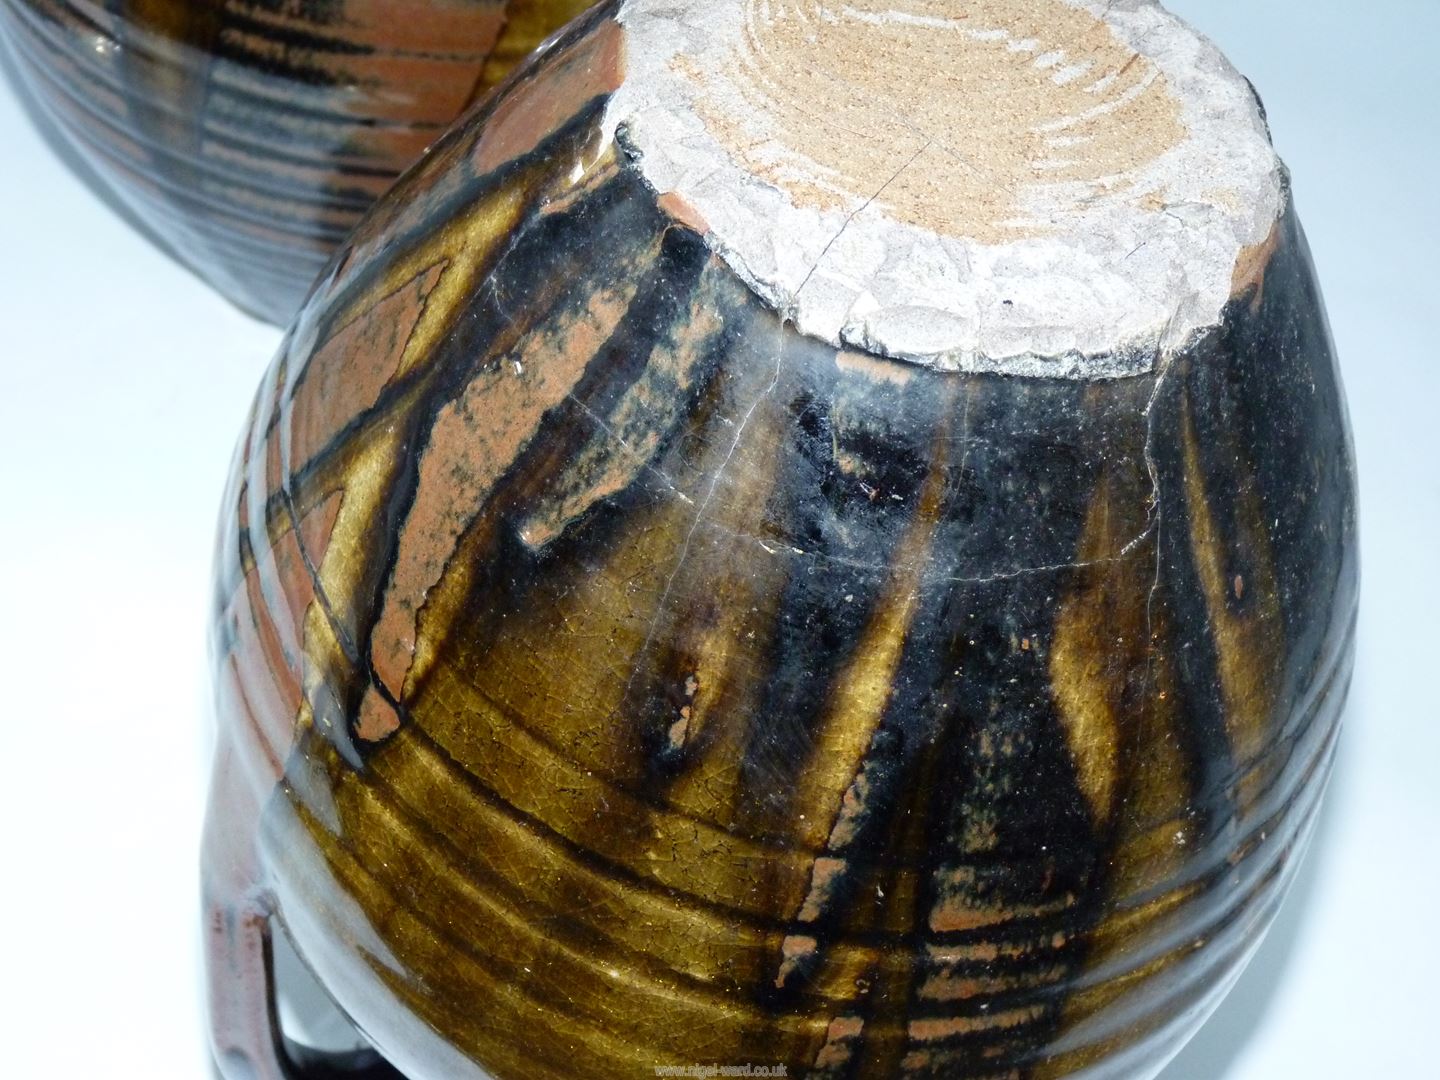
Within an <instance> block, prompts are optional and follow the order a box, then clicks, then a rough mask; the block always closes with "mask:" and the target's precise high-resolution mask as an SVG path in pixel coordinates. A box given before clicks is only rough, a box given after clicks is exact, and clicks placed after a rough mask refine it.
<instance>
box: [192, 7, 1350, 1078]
mask: <svg viewBox="0 0 1440 1080" xmlns="http://www.w3.org/2000/svg"><path fill="white" fill-rule="evenodd" d="M618 39H619V35H618V32H617V28H616V26H615V24H614V23H613V21H612V20H611V18H610V12H609V6H608V5H607V6H606V8H605V9H604V10H601V11H599V12H597V13H596V14H595V15H594V16H592V17H591V18H589V19H588V20H586V22H585V23H584V24H583V25H582V26H578V27H576V28H574V29H573V30H571V31H569V32H567V37H566V38H565V39H564V41H563V42H562V43H561V44H560V45H558V46H557V47H556V48H555V49H554V50H553V51H552V52H551V54H550V55H549V56H548V57H547V58H546V60H545V61H544V62H543V63H542V64H541V65H539V66H538V67H537V68H536V69H534V70H533V71H531V72H530V73H529V74H527V76H526V77H525V78H524V79H522V80H521V81H519V82H518V83H516V84H515V85H513V86H512V87H511V88H510V89H509V90H508V91H507V92H506V93H505V94H504V95H502V96H501V97H500V98H499V99H498V100H494V101H492V102H490V103H489V104H488V105H487V106H486V107H485V108H484V109H482V110H481V111H480V112H479V113H477V114H476V115H475V116H472V117H471V118H470V119H469V121H467V123H466V124H465V125H464V126H463V127H462V128H461V129H459V130H458V131H457V132H455V133H454V134H452V135H451V136H450V137H448V138H447V139H446V140H445V141H444V142H443V143H442V144H441V146H440V147H439V148H437V151H436V152H435V153H434V154H433V155H432V157H431V158H430V159H429V160H428V161H427V162H426V164H425V165H424V166H422V167H421V168H420V169H419V170H417V171H415V172H414V173H412V174H411V175H409V176H408V177H407V178H406V179H405V180H404V181H403V182H402V184H401V185H400V187H399V188H398V189H397V190H396V191H395V192H394V193H392V194H391V196H389V197H388V198H387V199H386V200H385V201H384V202H382V204H381V205H380V206H379V207H378V208H377V210H376V211H375V213H374V214H373V215H372V216H371V217H370V218H369V219H368V220H367V221H366V223H365V224H364V225H362V227H361V229H360V230H359V232H358V233H357V234H356V236H355V237H354V238H353V240H352V241H351V242H350V243H349V244H348V245H347V246H346V248H345V249H344V251H343V252H342V255H341V257H340V258H339V259H338V260H337V261H336V263H335V264H334V265H333V266H332V269H331V271H330V273H329V274H328V275H327V277H326V279H325V280H324V281H323V282H321V283H320V285H319V287H318V289H317V291H316V293H315V295H314V296H313V297H312V299H311V301H310V302H309V304H308V305H307V307H306V309H305V311H304V313H303V314H302V316H301V318H300V320H299V321H298V323H297V324H296V326H295V327H294V328H293V329H292V331H291V333H290V335H289V337H288V338H287V341H286V344H285V346H284V347H283V349H282V351H281V354H280V356H279V358H278V359H277V361H276V363H275V366H274V367H273V369H272V371H271V373H270V375H269V376H268V377H267V379H266V381H265V383H264V385H263V386H262V388H261V391H260V394H259V397H258V399H257V402H256V406H255V410H254V414H253V416H252V418H251V423H250V427H249V431H248V434H247V436H246V437H245V439H244V441H243V443H242V446H241V449H240V452H239V456H238V459H237V464H236V468H235V473H234V478H233V481H232V487H231V490H230V492H229V494H228V496H227V500H226V521H225V524H224V527H223V529H222V534H221V549H220V563H219V571H218V579H217V618H216V659H217V677H218V685H219V693H220V705H221V713H222V720H223V730H222V736H223V737H222V744H221V750H220V756H219V760H218V763H217V771H216V780H215V784H216V787H215V795H214V801H213V804H212V810H211V816H210V820H209V824H208V830H207V857H206V895H207V902H208V908H207V910H208V912H209V918H210V920H211V921H210V932H211V954H212V959H211V963H212V986H213V990H212V993H213V1000H212V1016H213V1021H214V1026H215V1038H216V1044H217V1051H218V1053H219V1056H220V1059H221V1061H222V1064H223V1065H224V1066H225V1067H226V1069H227V1070H228V1071H227V1075H229V1076H234V1077H239V1076H252V1075H253V1076H261V1077H272V1076H279V1075H281V1070H284V1069H287V1068H291V1066H289V1065H287V1064H286V1063H285V1062H284V1061H283V1059H282V1057H281V1056H280V1054H279V1053H278V1052H277V1051H276V1050H275V1048H274V1039H273V1037H272V1034H271V1032H270V1028H269V1021H268V1016H267V1012H266V1010H267V1000H268V994H269V993H270V990H269V987H268V980H267V978H266V975H265V967H264V955H265V948H266V946H265V940H266V937H265V935H266V932H267V931H266V920H267V919H268V918H270V917H278V918H279V919H280V920H282V921H283V922H284V924H285V926H286V928H287V929H288V930H289V932H290V933H291V935H292V936H293V938H294V940H295V942H296V944H297V947H298V948H299V950H300V952H301V954H302V955H303V956H304V957H305V958H306V960H307V961H308V963H309V964H310V965H311V966H312V967H313V968H314V970H315V971H316V973H317V974H318V975H319V977H320V979H321V981H322V982H323V984H324V985H325V986H326V987H327V988H328V989H329V991H330V992H331V993H332V994H333V995H334V997H335V999H336V1001H337V1002H338V1003H339V1004H340V1005H341V1006H342V1008H343V1009H345V1011H346V1012H347V1013H348V1014H349V1015H350V1016H351V1017H353V1018H354V1020H355V1021H356V1023H357V1025H358V1026H359V1027H360V1028H361V1029H362V1030H363V1031H364V1032H366V1033H367V1034H368V1036H369V1037H370V1038H371V1040H372V1041H373V1043H374V1045H375V1046H376V1047H377V1048H378V1051H379V1053H380V1054H381V1055H383V1057H384V1058H385V1059H386V1060H387V1061H389V1062H390V1063H392V1064H393V1066H394V1067H395V1068H398V1069H399V1070H400V1071H401V1072H403V1073H404V1074H405V1075H406V1076H410V1077H414V1078H420V1077H445V1078H450V1077H461V1076H475V1077H480V1076H486V1075H489V1076H494V1077H498V1078H501V1080H511V1078H547V1080H548V1078H554V1080H560V1078H567V1080H568V1078H573V1077H577V1076H579V1077H606V1078H609V1077H628V1076H634V1077H637V1078H638V1077H644V1076H653V1075H655V1072H654V1068H655V1066H657V1065H686V1064H691V1063H694V1064H743V1063H747V1062H748V1063H754V1064H756V1065H784V1066H785V1067H786V1069H787V1072H788V1075H790V1076H810V1077H825V1076H834V1077H841V1076H844V1077H865V1078H870V1077H887V1078H888V1077H900V1076H905V1077H949V1078H953V1077H972V1078H978V1077H1025V1078H1044V1077H1057V1076H1063V1075H1085V1076H1092V1077H1133V1076H1148V1075H1153V1073H1154V1072H1155V1071H1157V1070H1158V1069H1159V1067H1160V1065H1161V1064H1162V1063H1163V1061H1164V1060H1165V1059H1166V1058H1167V1056H1168V1055H1169V1054H1170V1053H1171V1052H1173V1050H1174V1049H1175V1048H1176V1047H1178V1045H1179V1044H1180V1043H1181V1042H1182V1041H1183V1040H1184V1039H1185V1038H1186V1037H1188V1035H1189V1034H1190V1033H1191V1032H1192V1031H1193V1030H1194V1028H1195V1027H1196V1026H1197V1025H1198V1024H1199V1023H1200V1021H1201V1020H1202V1019H1203V1017H1204V1016H1205V1015H1206V1013H1207V1011H1208V1010H1209V1008H1211V1007H1212V1006H1213V1005H1214V1003H1215V1002H1216V1001H1217V1000H1218V996H1219V994H1221V993H1223V991H1224V989H1225V988H1226V987H1228V985H1229V983H1230V981H1231V980H1232V979H1233V977H1234V976H1235V974H1236V973H1237V972H1238V970H1239V967H1240V965H1241V964H1242V963H1243V962H1244V960H1245V959H1246V958H1247V957H1248V956H1249V954H1250V952H1251V951H1252V949H1253V948H1254V946H1255V945H1256V944H1257V943H1258V940H1259V937H1260V935H1261V933H1262V932H1263V930H1264V928H1265V926H1266V925H1268V922H1269V920H1270V918H1271V917H1272V916H1273V914H1274V911H1275V908H1276V905H1277V904H1278V902H1279V899H1280V896H1281V894H1282V892H1283V890H1284V888H1285V886H1286V884H1287V883H1288V881H1289V880H1290V877H1291V875H1292V873H1293V870H1294V867H1295V863H1296V856H1297V853H1298V851H1299V849H1300V848H1301V847H1302V846H1303V843H1304V841H1305V839H1306V837H1307V836H1308V834H1309V830H1310V828H1311V825H1312V824H1313V821H1314V816H1315V811H1316V807H1317V804H1318V801H1319V798H1320V794H1321V791H1322V789H1323V786H1324V781H1325V778H1326V776H1327V773H1328V769H1329V765H1330V761H1331V758H1332V754H1333V751H1334V745H1335V739H1336V733H1337V720H1338V713H1339V709H1340V705H1341V701H1342V699H1343V696H1344V691H1345V687H1346V684H1347V681H1348V677H1349V671H1350V662H1351V655H1352V632H1353V620H1354V613H1355V600H1356V577H1355V575H1356V563H1355V522H1354V497H1353V486H1352V473H1351V458H1350V445H1349V441H1348V435H1347V431H1346V422H1345V415H1344V409H1343V403H1342V398H1341V395H1340V390H1339V387H1338V384H1337V380H1336V374H1335V367H1334V361H1333V357H1332V354H1331V347H1330V342H1329V338H1328V334H1327V330H1326V326H1325V321H1324V317H1323V313H1322V310H1321V305H1320V300H1319V297H1318V294H1317V291H1316V287H1315V283H1314V278H1313V273H1312V270H1311V267H1310V263H1309V260H1308V256H1307V253H1306V249H1305V244H1304V240H1303V237H1302V235H1301V233H1300V229H1299V226H1298V224H1297V222H1296V220H1295V218H1294V217H1293V215H1290V214H1287V216H1286V217H1285V218H1284V219H1283V220H1282V221H1281V223H1280V225H1279V226H1278V228H1277V231H1276V235H1275V238H1274V243H1273V245H1272V246H1271V247H1270V248H1269V249H1267V251H1266V252H1265V253H1264V254H1265V258H1264V265H1263V267H1262V269H1263V273H1257V274H1256V275H1254V276H1253V277H1252V278H1251V279H1250V280H1248V281H1247V282H1246V283H1244V285H1243V286H1242V287H1241V289H1240V291H1239V292H1237V294H1236V296H1235V298H1234V299H1233V301H1232V303H1231V304H1230V306H1229V307H1228V308H1227V309H1226V312H1225V315H1224V321H1223V323H1222V324H1221V325H1220V326H1218V327H1216V328H1214V329H1213V330H1211V331H1210V332H1209V333H1207V334H1205V335H1204V336H1202V337H1201V338H1199V339H1198V340H1196V341H1195V342H1194V343H1193V345H1192V346H1191V347H1190V348H1188V349H1187V350H1186V351H1185V352H1183V353H1182V354H1179V355H1176V356H1173V357H1170V358H1168V360H1167V361H1166V363H1165V364H1164V365H1162V366H1161V368H1160V369H1159V372H1158V373H1157V374H1149V375H1144V376H1136V377H1131V378H1122V379H1112V380H1105V381H1085V380H1048V379H1034V378H1014V377H1003V376H997V375H964V374H947V373H941V372H935V371H931V370H928V369H924V368H921V367H917V366H913V365H908V364H904V363H899V362H895V361H891V360H887V359H884V358H881V357H876V356H869V355H861V354H857V353H844V352H837V351H836V350H835V349H834V348H832V347H829V346H826V345H823V344H821V343H819V342H817V341H814V340H811V339H808V338H805V337H803V336H801V335H800V334H798V333H796V332H795V330H794V329H793V328H792V327H791V326H790V325H789V324H788V323H787V322H786V321H785V320H784V319H782V318H781V317H780V316H779V315H777V314H776V312H775V311H773V310H772V309H770V308H769V307H768V306H766V305H765V304H764V303H762V302H761V301H760V300H758V299H757V298H756V297H755V296H754V295H753V294H752V293H751V292H750V291H749V290H748V289H747V288H746V287H745V286H744V285H743V284H742V283H741V282H740V280H739V279H738V278H737V277H736V276H735V275H734V273H733V272H732V271H731V270H730V269H729V268H728V267H727V266H726V264H725V263H724V262H723V261H722V260H721V259H720V258H719V257H717V256H716V255H714V254H712V253H711V251H710V250H709V248H708V247H707V245H706V242H705V240H704V238H703V237H702V236H701V235H700V234H698V233H697V232H696V231H694V229H693V228H692V227H691V226H690V225H687V224H684V223H682V222H681V221H680V220H678V219H677V218H676V217H675V216H673V215H672V213H671V212H670V210H673V209H674V208H673V207H672V208H669V209H667V208H666V207H664V206H662V205H660V204H659V203H658V202H657V199H656V197H655V195H654V193H653V192H652V191H651V190H650V189H649V188H648V187H647V186H646V185H645V184H644V183H643V182H642V181H641V180H640V178H639V176H638V174H637V171H636V169H635V167H634V163H633V162H632V161H631V160H630V159H629V158H628V156H627V155H626V153H625V151H624V150H623V149H622V148H621V147H620V146H619V145H617V144H616V143H614V142H610V141H607V140H606V139H604V138H603V136H602V135H601V127H600V116H601V112H602V110H603V107H604V104H605V101H606V98H607V94H608V93H609V92H610V91H612V90H613V88H614V86H615V85H616V84H617V82H618V80H619V79H620V78H621V75H622V68H623V59H622V55H621V49H620V46H619V40H618ZM537 102H544V103H545V107H544V108H543V109H541V108H538V106H537V105H536V103H537ZM369 1064H370V1065H371V1066H374V1067H377V1068H378V1066H375V1063H374V1061H373V1060H372V1061H370V1062H369ZM247 1070H253V1071H247Z"/></svg>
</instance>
